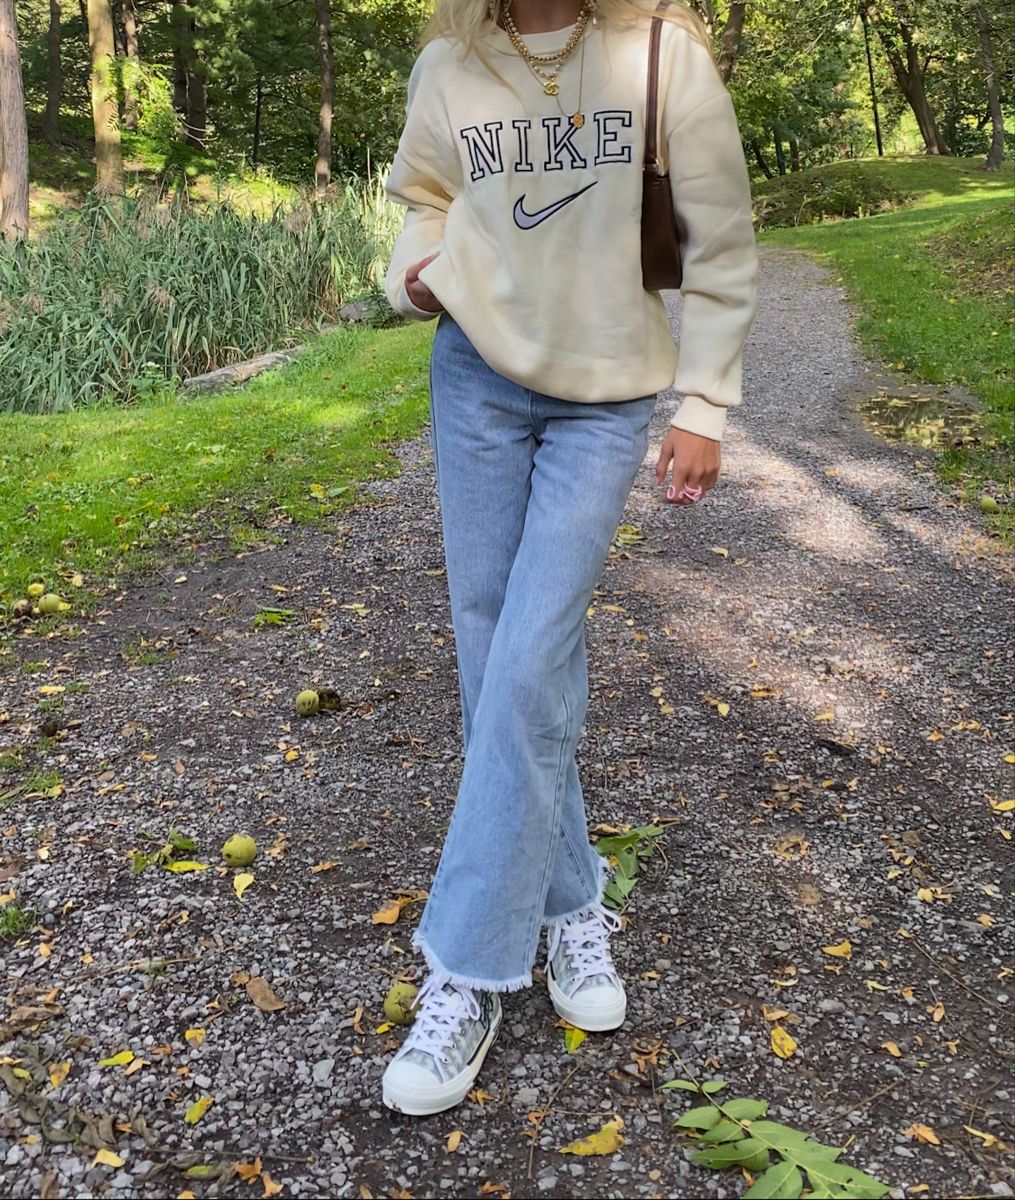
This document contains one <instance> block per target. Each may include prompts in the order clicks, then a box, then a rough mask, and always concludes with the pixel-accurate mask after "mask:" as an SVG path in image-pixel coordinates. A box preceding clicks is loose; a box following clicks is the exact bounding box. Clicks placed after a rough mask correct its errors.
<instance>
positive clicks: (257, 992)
mask: <svg viewBox="0 0 1015 1200" xmlns="http://www.w3.org/2000/svg"><path fill="white" fill-rule="evenodd" d="M244 987H245V988H246V991H247V995H248V996H249V997H250V998H251V1000H253V1002H254V1004H255V1005H256V1006H257V1007H258V1008H259V1009H260V1010H261V1012H279V1011H280V1010H281V1009H283V1008H285V1001H284V1000H282V999H280V998H279V997H278V996H276V995H275V993H274V992H273V991H272V990H271V987H270V986H269V985H268V981H267V980H266V979H265V978H264V976H263V975H255V976H254V978H253V979H248V980H247V982H246V983H245V984H244Z"/></svg>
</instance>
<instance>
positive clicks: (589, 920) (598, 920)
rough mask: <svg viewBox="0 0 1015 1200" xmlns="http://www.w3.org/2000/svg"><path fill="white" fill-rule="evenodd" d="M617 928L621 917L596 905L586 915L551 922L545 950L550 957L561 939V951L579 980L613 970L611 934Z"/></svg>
mask: <svg viewBox="0 0 1015 1200" xmlns="http://www.w3.org/2000/svg"><path fill="white" fill-rule="evenodd" d="M619 928H620V917H619V916H618V915H617V914H616V913H612V912H610V911H609V909H606V908H603V906H602V905H597V907H596V908H595V909H593V910H592V915H591V916H589V917H586V918H584V919H579V918H572V919H571V920H569V921H567V922H564V923H561V924H559V925H554V926H553V927H552V929H551V931H550V944H549V946H548V947H547V954H548V956H549V957H550V958H551V959H552V958H553V956H554V955H555V954H556V953H557V951H558V949H559V948H560V946H561V943H563V945H564V953H565V954H566V955H567V956H568V958H569V959H570V960H571V967H572V969H573V971H574V973H575V977H576V982H578V983H583V982H584V981H585V980H586V979H591V978H592V977H593V976H594V975H610V974H613V973H614V966H613V957H612V955H611V954H610V934H611V933H616V932H617V930H618V929H619Z"/></svg>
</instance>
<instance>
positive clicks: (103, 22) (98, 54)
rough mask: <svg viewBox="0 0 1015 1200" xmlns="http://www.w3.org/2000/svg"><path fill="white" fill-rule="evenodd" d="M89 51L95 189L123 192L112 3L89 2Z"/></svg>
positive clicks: (92, 0) (112, 193)
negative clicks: (93, 130)
mask: <svg viewBox="0 0 1015 1200" xmlns="http://www.w3.org/2000/svg"><path fill="white" fill-rule="evenodd" d="M88 49H89V51H90V53H91V61H92V76H91V86H92V120H93V123H94V125H95V168H96V178H95V190H96V191H97V192H102V193H104V194H107V195H114V194H117V195H118V194H121V193H122V192H123V152H122V150H121V149H120V123H119V112H118V111H117V103H116V77H115V73H114V72H115V54H116V43H115V40H114V37H113V9H112V6H111V5H110V0H88Z"/></svg>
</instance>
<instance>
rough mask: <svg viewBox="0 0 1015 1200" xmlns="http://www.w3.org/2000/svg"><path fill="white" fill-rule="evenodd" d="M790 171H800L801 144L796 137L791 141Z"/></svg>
mask: <svg viewBox="0 0 1015 1200" xmlns="http://www.w3.org/2000/svg"><path fill="white" fill-rule="evenodd" d="M789 169H790V170H791V171H799V170H800V142H799V141H798V140H797V139H796V138H795V137H791V138H790V139H789Z"/></svg>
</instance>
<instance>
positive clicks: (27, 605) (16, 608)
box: [11, 600, 32, 621]
mask: <svg viewBox="0 0 1015 1200" xmlns="http://www.w3.org/2000/svg"><path fill="white" fill-rule="evenodd" d="M31 615H32V602H31V600H15V601H14V603H13V604H12V605H11V616H12V617H13V618H14V619H15V621H23V620H24V619H25V618H26V617H30V616H31Z"/></svg>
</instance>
